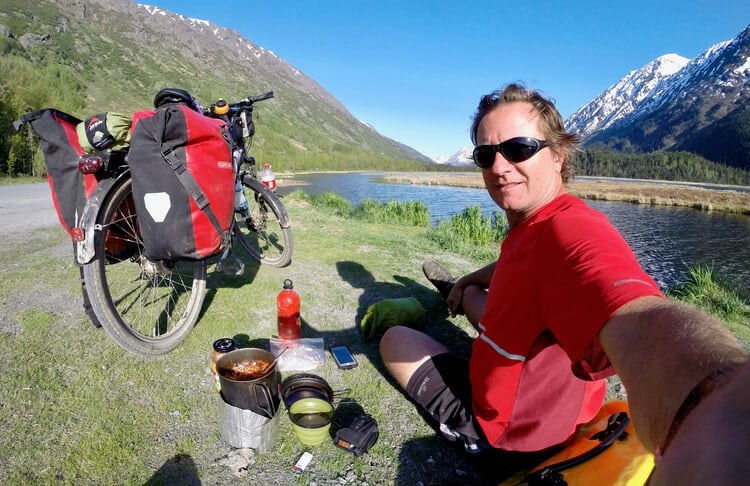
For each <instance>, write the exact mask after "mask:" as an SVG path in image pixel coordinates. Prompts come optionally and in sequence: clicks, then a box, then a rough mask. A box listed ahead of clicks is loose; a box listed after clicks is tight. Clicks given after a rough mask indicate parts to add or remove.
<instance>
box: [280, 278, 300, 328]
mask: <svg viewBox="0 0 750 486" xmlns="http://www.w3.org/2000/svg"><path fill="white" fill-rule="evenodd" d="M276 307H277V316H278V317H277V319H278V327H279V339H299V338H300V335H301V331H300V327H299V307H300V302H299V294H297V292H295V291H294V285H293V284H292V281H291V280H289V279H286V280H284V289H283V290H282V291H281V292H279V296H278V297H277V298H276Z"/></svg>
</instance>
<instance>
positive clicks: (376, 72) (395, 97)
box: [144, 0, 750, 158]
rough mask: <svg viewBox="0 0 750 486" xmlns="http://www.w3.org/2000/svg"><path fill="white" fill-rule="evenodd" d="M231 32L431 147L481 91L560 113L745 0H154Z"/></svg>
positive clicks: (737, 12) (437, 148)
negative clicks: (540, 98)
mask: <svg viewBox="0 0 750 486" xmlns="http://www.w3.org/2000/svg"><path fill="white" fill-rule="evenodd" d="M144 3H147V4H149V5H154V6H157V7H161V8H164V9H167V10H171V11H173V12H177V13H179V14H182V15H185V16H187V17H192V18H198V19H203V20H209V21H211V22H213V23H215V24H218V25H220V26H222V27H229V28H231V29H234V30H236V31H238V32H239V33H240V34H242V35H243V36H244V37H246V38H247V39H248V40H250V41H251V42H253V43H255V44H257V45H259V46H260V47H263V48H265V49H268V50H271V51H273V52H274V53H276V54H277V55H278V56H279V57H281V58H283V59H284V60H286V61H287V62H289V63H290V64H292V65H294V66H295V67H296V68H298V69H300V70H301V71H302V72H304V73H305V74H307V75H308V76H310V77H311V78H313V79H315V80H316V81H317V82H318V83H320V84H321V85H322V86H323V87H324V88H325V89H326V90H328V91H329V92H330V93H331V94H332V95H333V96H334V97H335V98H337V99H338V100H339V101H340V102H341V103H343V104H344V105H345V106H346V107H347V108H348V109H349V111H351V112H352V114H353V115H354V116H356V117H357V118H359V119H360V120H362V121H365V122H367V123H369V124H371V125H372V126H374V127H375V128H376V129H377V130H378V131H379V132H380V133H382V134H383V135H386V136H388V137H390V138H393V139H395V140H398V141H399V142H401V143H404V144H406V145H409V146H411V147H414V148H415V149H417V150H419V151H420V152H422V153H423V154H425V155H427V156H429V157H432V158H435V157H437V156H440V155H451V154H453V153H455V152H456V151H457V150H459V149H460V148H461V147H463V146H469V145H471V143H470V141H469V136H468V129H469V126H470V124H471V115H472V113H473V111H474V108H475V107H476V104H477V102H478V100H479V98H480V96H481V95H483V94H486V93H488V92H490V91H492V90H494V89H496V88H498V87H500V86H502V85H503V84H505V83H508V82H512V81H522V82H525V83H527V84H529V85H531V86H533V87H534V88H537V89H539V90H542V91H544V92H545V93H547V94H548V95H549V96H550V97H552V98H553V99H554V100H556V103H557V107H558V109H559V110H560V112H561V113H562V115H563V117H564V118H567V117H569V116H570V115H571V114H573V112H575V111H576V110H577V109H578V108H580V107H582V106H583V105H585V104H586V103H587V102H588V101H590V100H591V99H593V98H595V97H596V96H598V95H599V94H600V93H601V92H602V91H604V90H606V89H607V88H608V87H610V86H611V85H613V84H614V83H616V82H617V81H619V80H620V79H621V78H622V77H624V76H625V75H626V74H627V73H629V72H630V71H633V70H635V69H638V68H640V67H641V66H643V65H644V64H646V63H648V62H650V61H652V60H654V59H656V58H657V57H659V56H661V55H663V54H669V53H676V54H679V55H681V56H684V57H687V58H693V57H695V56H697V55H698V54H700V53H702V52H703V51H705V50H706V49H708V48H709V47H710V46H712V45H713V44H716V43H718V42H721V41H725V40H730V39H732V38H734V37H736V36H737V35H738V34H739V33H740V32H741V31H742V30H744V29H745V27H747V26H748V24H750V2H749V1H747V0H693V1H691V0H666V1H659V0H650V1H642V0H626V1H620V0H609V1H602V0H592V1H589V0H578V1H554V0H548V1H537V2H534V1H525V2H524V1H515V2H508V1H499V0H496V1H484V0H478V1H471V0H465V1H460V0H455V1H451V2H448V1H441V0H433V1H426V0H425V1H422V0H420V1H408V0H380V1H375V0H348V1H347V0H319V1H316V0H270V1H262V2H261V1H253V0H244V1H230V0H210V1H206V0H151V1H150V2H144Z"/></svg>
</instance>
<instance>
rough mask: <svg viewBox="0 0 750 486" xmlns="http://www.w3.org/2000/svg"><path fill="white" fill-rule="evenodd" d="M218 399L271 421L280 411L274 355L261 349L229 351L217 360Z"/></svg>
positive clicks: (277, 375)
mask: <svg viewBox="0 0 750 486" xmlns="http://www.w3.org/2000/svg"><path fill="white" fill-rule="evenodd" d="M216 371H217V372H218V374H219V383H220V384H221V396H222V397H223V398H224V400H225V401H226V402H227V403H228V404H230V405H233V406H235V407H237V408H242V409H245V410H251V411H253V412H254V413H257V414H258V415H262V416H264V417H268V418H272V417H273V416H274V415H276V411H277V410H278V409H279V402H280V401H281V395H280V394H279V372H278V369H277V367H276V360H275V359H274V357H273V355H272V354H271V353H269V352H268V351H266V350H264V349H258V348H242V349H235V350H234V351H230V352H228V353H227V354H225V355H224V356H222V357H221V358H219V359H218V360H217V361H216Z"/></svg>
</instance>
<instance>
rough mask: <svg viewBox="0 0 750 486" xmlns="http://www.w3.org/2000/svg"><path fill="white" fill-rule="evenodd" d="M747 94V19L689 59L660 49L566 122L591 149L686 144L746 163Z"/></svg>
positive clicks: (749, 158)
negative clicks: (660, 53)
mask: <svg viewBox="0 0 750 486" xmlns="http://www.w3.org/2000/svg"><path fill="white" fill-rule="evenodd" d="M683 63H684V65H683V66H682V67H679V66H680V64H683ZM748 100H750V26H748V27H747V28H746V29H745V30H744V31H743V32H741V33H740V34H739V35H738V36H737V37H735V38H734V39H733V40H730V41H726V42H722V43H719V44H716V45H714V46H712V47H710V48H709V49H708V50H706V51H705V52H704V53H703V54H701V55H699V56H697V57H696V58H695V59H692V60H690V61H689V62H687V63H685V62H684V58H680V57H679V56H676V55H668V56H662V57H660V58H659V59H657V60H655V61H653V62H651V63H649V64H647V65H646V66H644V67H642V68H641V69H639V70H637V71H633V72H631V73H629V74H628V75H627V76H626V77H625V78H623V79H622V80H621V81H619V82H618V83H617V84H615V85H614V86H612V87H611V88H609V89H607V90H606V91H605V92H604V93H602V94H601V95H600V96H597V97H596V98H595V99H593V100H592V101H591V102H589V103H587V104H586V105H585V106H583V107H582V108H581V109H579V110H578V111H576V112H575V113H574V114H573V115H571V117H570V118H568V120H567V121H566V126H567V127H568V128H569V129H571V130H575V131H578V132H579V133H580V134H582V136H583V139H584V143H585V146H587V147H590V148H602V147H606V148H610V149H615V150H621V151H628V152H655V151H660V150H675V151H677V150H685V151H690V152H694V153H697V154H699V155H701V156H703V157H705V158H707V159H709V160H712V161H714V162H719V163H722V164H726V165H730V166H732V167H738V168H741V169H750V111H749V110H750V108H749V107H748V106H747V104H748Z"/></svg>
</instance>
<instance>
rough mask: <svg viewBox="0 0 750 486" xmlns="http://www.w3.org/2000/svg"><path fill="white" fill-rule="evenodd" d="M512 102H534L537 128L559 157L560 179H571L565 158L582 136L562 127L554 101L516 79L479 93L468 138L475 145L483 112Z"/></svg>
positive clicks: (576, 145)
mask: <svg viewBox="0 0 750 486" xmlns="http://www.w3.org/2000/svg"><path fill="white" fill-rule="evenodd" d="M515 102H525V103H529V104H531V105H532V106H533V108H534V110H535V111H536V113H537V114H538V115H539V121H538V124H539V130H540V131H541V132H542V134H543V135H544V139H545V140H546V141H547V143H548V144H549V148H550V150H552V151H553V152H555V153H556V154H557V155H559V156H560V157H562V161H563V164H562V170H561V174H560V175H561V176H562V180H563V182H568V181H570V180H572V179H573V176H574V170H573V167H572V166H571V165H570V162H569V161H568V159H569V158H570V156H571V154H572V153H573V151H575V150H578V145H579V144H580V142H581V139H580V138H579V137H578V135H577V134H575V133H573V132H567V131H566V130H565V124H564V123H563V119H562V116H561V115H560V112H559V111H557V108H555V104H554V103H553V102H552V101H550V100H549V99H548V98H546V97H545V96H544V95H542V93H540V92H539V91H535V90H533V89H531V88H527V87H526V86H523V85H521V84H518V83H511V84H508V85H506V86H505V87H504V88H503V89H500V90H496V91H493V92H492V93H490V94H488V95H484V96H482V99H481V100H479V106H477V111H476V112H475V113H474V116H473V117H472V118H473V122H472V124H471V141H472V143H473V144H474V145H475V146H476V144H477V131H478V130H479V124H480V123H481V122H482V119H483V118H484V116H485V115H486V114H487V113H489V112H491V111H492V110H494V109H495V108H497V107H499V106H502V105H506V104H509V103H515Z"/></svg>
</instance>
